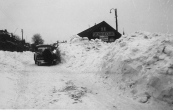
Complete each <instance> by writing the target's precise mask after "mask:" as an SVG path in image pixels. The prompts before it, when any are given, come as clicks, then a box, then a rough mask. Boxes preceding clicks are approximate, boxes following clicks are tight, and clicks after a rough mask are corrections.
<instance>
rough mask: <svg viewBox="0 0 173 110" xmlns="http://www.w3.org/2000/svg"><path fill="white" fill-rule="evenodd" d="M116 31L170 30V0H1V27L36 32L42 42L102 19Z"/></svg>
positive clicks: (172, 18) (172, 26) (172, 23)
mask: <svg viewBox="0 0 173 110" xmlns="http://www.w3.org/2000/svg"><path fill="white" fill-rule="evenodd" d="M111 8H117V10H118V25H119V26H118V27H119V32H120V33H122V32H123V28H124V30H125V33H127V34H130V33H132V32H135V31H140V30H141V31H149V32H159V33H173V12H172V10H173V0H0V30H2V29H7V31H8V32H11V33H14V32H15V34H17V35H19V36H20V37H21V29H23V30H24V38H25V39H26V41H27V42H31V38H32V36H33V35H34V34H36V33H39V34H40V35H41V36H42V38H43V39H44V40H45V43H54V42H56V41H57V40H60V41H62V40H67V39H69V37H71V36H72V35H75V34H78V33H79V32H81V31H83V30H85V29H87V28H89V26H93V25H94V24H95V23H100V22H102V21H103V20H104V21H106V22H107V23H109V24H110V25H111V26H113V27H114V28H115V18H114V12H113V10H112V13H111V14H110V9H111Z"/></svg>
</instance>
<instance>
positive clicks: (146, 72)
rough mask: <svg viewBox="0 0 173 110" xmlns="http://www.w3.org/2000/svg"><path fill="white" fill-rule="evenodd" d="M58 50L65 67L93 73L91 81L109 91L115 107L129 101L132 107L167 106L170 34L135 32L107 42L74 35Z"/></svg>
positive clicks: (172, 58) (172, 50)
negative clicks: (112, 41) (65, 63)
mask: <svg viewBox="0 0 173 110" xmlns="http://www.w3.org/2000/svg"><path fill="white" fill-rule="evenodd" d="M60 50H61V53H62V56H63V59H65V62H67V65H66V67H67V68H70V69H74V70H79V69H80V70H81V73H82V72H85V73H89V74H93V75H94V76H93V77H94V78H93V80H95V83H99V84H101V86H100V87H105V88H107V90H109V91H107V93H105V94H109V93H110V95H111V96H112V97H114V98H115V100H116V101H114V102H115V103H117V102H118V103H117V104H115V105H116V107H117V108H121V107H122V106H124V107H127V106H125V105H128V106H129V104H131V105H133V107H134V108H133V107H132V106H131V107H132V108H131V109H133V110H134V109H136V108H135V106H136V107H137V106H138V107H139V108H140V109H157V110H159V109H161V110H162V109H163V110H166V109H170V108H171V106H172V103H173V98H172V94H173V92H172V91H173V89H172V87H173V82H172V81H173V80H172V74H173V35H165V34H158V33H148V32H135V33H133V34H131V35H125V36H122V37H121V38H120V39H118V40H116V41H115V42H114V43H111V44H105V43H103V42H101V41H100V40H95V41H88V40H87V39H86V38H83V39H82V38H79V37H78V36H75V37H73V39H72V40H71V42H70V43H68V44H62V45H60ZM117 96H120V97H119V98H117ZM117 99H121V100H122V103H121V104H120V102H119V101H120V100H117ZM123 99H126V100H127V102H124V101H125V100H123ZM123 103H124V104H125V105H123ZM138 107H137V109H139V108H138ZM128 108H129V107H128ZM124 109H125V108H124ZM129 109H130V108H129Z"/></svg>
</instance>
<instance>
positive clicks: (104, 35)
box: [77, 21, 121, 42]
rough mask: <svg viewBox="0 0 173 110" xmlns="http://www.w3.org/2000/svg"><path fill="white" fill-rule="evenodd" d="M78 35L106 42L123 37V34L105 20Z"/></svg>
mask: <svg viewBox="0 0 173 110" xmlns="http://www.w3.org/2000/svg"><path fill="white" fill-rule="evenodd" d="M77 35H79V36H80V37H88V39H89V40H91V39H96V38H97V39H101V40H102V41H105V42H114V41H115V40H116V39H118V38H120V37H121V34H120V33H119V32H118V31H117V30H115V29H114V28H113V27H111V26H110V25H109V24H108V23H106V22H105V21H102V22H101V23H99V24H96V25H94V26H92V27H90V28H88V29H86V30H84V31H82V32H80V33H78V34H77Z"/></svg>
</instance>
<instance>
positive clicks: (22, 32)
mask: <svg viewBox="0 0 173 110" xmlns="http://www.w3.org/2000/svg"><path fill="white" fill-rule="evenodd" d="M21 31H22V52H23V29H21Z"/></svg>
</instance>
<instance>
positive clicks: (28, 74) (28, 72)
mask: <svg viewBox="0 0 173 110" xmlns="http://www.w3.org/2000/svg"><path fill="white" fill-rule="evenodd" d="M20 72H21V74H20V77H19V78H18V79H17V85H16V89H15V92H16V95H14V96H13V97H11V98H10V99H11V100H12V101H11V105H9V104H8V105H6V108H16V109H31V108H37V109H38V108H56V109H70V110H71V109H75V110H76V109H87V110H88V109H93V110H97V109H98V110H102V109H106V108H107V106H106V105H105V104H103V103H101V102H100V101H98V98H97V91H96V90H91V89H93V87H92V86H91V85H90V84H91V83H92V82H91V81H92V80H90V81H89V80H87V78H88V77H89V75H87V74H86V75H84V74H79V73H74V72H73V73H72V72H70V71H69V70H67V69H66V68H64V67H63V66H62V65H56V66H47V65H43V66H37V65H34V64H28V65H26V66H25V70H23V71H20ZM103 99H104V98H103Z"/></svg>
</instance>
